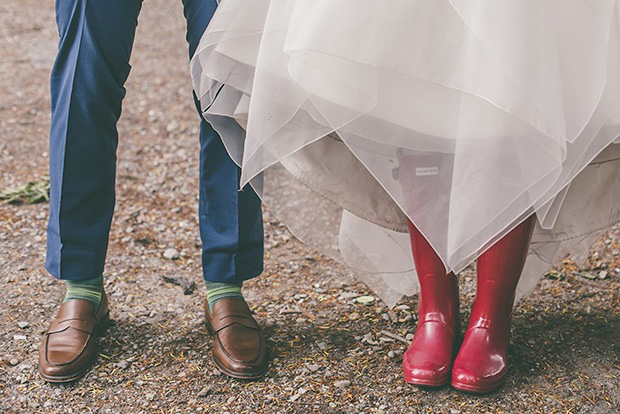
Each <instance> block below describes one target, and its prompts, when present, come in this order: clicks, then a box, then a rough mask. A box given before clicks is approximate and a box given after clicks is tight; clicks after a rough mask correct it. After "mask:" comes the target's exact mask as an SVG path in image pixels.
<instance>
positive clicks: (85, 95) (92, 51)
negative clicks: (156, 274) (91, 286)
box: [46, 0, 142, 280]
mask: <svg viewBox="0 0 620 414" xmlns="http://www.w3.org/2000/svg"><path fill="white" fill-rule="evenodd" d="M141 5H142V1H141V0H57V1H56V18H57V23H58V29H59V34H60V43H59V49H58V55H57V58H56V62H55V64H54V68H53V70H52V76H51V95H52V121H51V131H50V181H51V191H50V217H49V224H48V231H47V233H48V239H47V260H46V268H47V270H48V271H49V272H50V273H51V274H52V275H54V276H55V277H58V278H61V279H69V280H86V279H92V278H95V277H97V276H99V275H101V274H102V272H103V267H104V262H105V256H106V252H107V245H108V233H109V230H110V223H111V220H112V214H113V210H114V184H115V173H116V148H117V143H118V132H117V129H116V123H117V121H118V119H119V117H120V114H121V103H122V100H123V98H124V96H125V89H124V84H125V81H126V79H127V76H128V75H129V70H130V66H129V57H130V54H131V49H132V45H133V40H134V35H135V30H136V26H137V18H138V14H139V12H140V8H141Z"/></svg>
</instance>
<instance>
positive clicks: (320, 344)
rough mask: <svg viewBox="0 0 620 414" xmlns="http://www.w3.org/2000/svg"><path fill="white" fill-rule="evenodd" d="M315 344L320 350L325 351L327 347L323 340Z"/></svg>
mask: <svg viewBox="0 0 620 414" xmlns="http://www.w3.org/2000/svg"><path fill="white" fill-rule="evenodd" d="M316 346H318V347H319V349H320V350H321V351H325V350H326V349H327V344H326V343H325V342H317V344H316Z"/></svg>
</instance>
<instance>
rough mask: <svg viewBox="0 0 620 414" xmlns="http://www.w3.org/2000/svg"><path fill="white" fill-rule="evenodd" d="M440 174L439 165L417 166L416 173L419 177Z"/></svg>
mask: <svg viewBox="0 0 620 414" xmlns="http://www.w3.org/2000/svg"><path fill="white" fill-rule="evenodd" d="M437 174H439V168H437V167H427V168H416V169H415V175H417V176H418V177H424V176H427V175H437Z"/></svg>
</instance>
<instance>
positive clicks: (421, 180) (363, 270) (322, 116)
mask: <svg viewBox="0 0 620 414" xmlns="http://www.w3.org/2000/svg"><path fill="white" fill-rule="evenodd" d="M618 3H619V1H618V0H589V1H587V0H546V1H540V0H518V1H517V0H476V1H471V0H433V1H430V0H390V1H388V2H379V1H376V0H252V1H247V0H223V1H222V2H221V4H220V7H219V9H218V11H217V13H216V15H215V17H214V19H213V21H212V22H211V24H210V25H209V27H208V29H207V31H206V32H205V34H204V35H203V38H202V40H201V42H200V46H199V48H198V50H197V52H196V54H195V56H194V58H193V60H192V62H191V71H192V78H193V81H194V88H195V91H196V94H197V96H198V98H199V99H200V102H201V106H202V110H203V112H204V116H205V118H206V119H207V120H208V121H209V122H210V123H211V124H212V125H213V126H214V127H215V128H216V130H217V131H218V132H219V133H220V134H221V136H222V139H223V140H224V143H225V145H226V147H227V149H228V151H229V153H230V154H231V156H232V157H233V159H234V160H235V161H236V162H237V163H238V164H239V165H241V166H242V177H241V180H242V183H241V184H242V185H244V184H246V183H250V184H251V185H252V186H253V187H254V188H255V190H256V191H257V192H258V193H259V195H260V196H261V197H262V198H263V200H264V201H265V203H266V205H267V206H268V207H269V208H270V209H271V210H273V211H274V213H275V214H276V216H277V217H279V218H280V220H282V221H283V222H284V223H285V224H286V225H287V226H289V228H290V229H291V230H292V232H293V233H294V234H295V235H296V236H297V237H299V238H300V239H301V240H303V241H305V242H307V243H309V244H311V245H313V246H316V247H317V248H318V249H320V250H321V251H323V252H324V253H327V254H329V255H330V256H332V257H335V258H337V259H339V260H341V261H343V262H344V263H346V264H348V265H349V266H350V268H351V269H352V270H353V272H354V273H355V274H356V275H357V276H358V277H360V278H362V279H363V280H364V281H366V282H367V283H368V284H369V286H370V287H371V288H373V289H374V290H375V291H376V292H377V293H378V294H379V296H381V297H382V298H383V299H384V301H385V302H386V303H387V304H388V305H393V304H394V303H395V302H396V301H397V300H398V299H399V298H400V297H401V296H402V295H410V294H414V293H415V292H416V291H417V278H416V274H415V269H414V265H413V260H412V257H411V253H410V248H409V241H408V235H407V224H406V223H407V218H409V219H411V220H412V221H413V222H414V223H415V225H416V227H418V229H419V230H420V231H421V232H422V234H424V235H425V237H426V238H427V239H428V241H429V242H430V244H431V245H432V246H433V248H434V249H435V250H436V252H437V253H438V255H439V256H440V257H441V259H442V261H443V262H444V264H445V266H446V268H447V269H448V270H451V271H454V272H455V273H458V272H460V271H462V270H463V269H464V268H465V267H466V266H468V265H469V264H471V263H472V262H473V261H474V260H475V259H476V258H477V257H478V256H479V255H480V254H481V253H483V252H484V251H485V250H486V249H488V248H489V247H490V246H491V245H493V243H495V242H496V241H497V240H499V238H501V237H502V236H503V235H505V234H506V233H507V232H509V231H510V230H511V229H512V228H514V227H515V226H516V225H518V224H519V223H520V222H522V221H523V220H525V219H526V218H527V217H529V216H531V215H532V214H536V217H537V226H536V230H535V233H534V236H533V241H532V245H531V247H530V255H529V257H528V260H527V263H526V268H525V270H524V274H523V277H522V279H521V282H520V285H519V287H518V296H522V295H523V294H525V293H527V292H528V291H529V290H531V289H532V288H533V287H534V285H535V284H536V282H537V281H538V279H539V278H540V276H541V275H542V274H544V273H545V271H547V270H548V269H549V268H550V267H551V266H552V265H553V263H554V262H555V261H556V260H557V259H558V258H559V257H560V256H562V255H565V254H568V253H572V254H574V255H578V254H580V255H583V254H584V252H587V249H588V248H589V246H590V245H591V244H592V243H593V242H594V241H595V240H596V239H597V238H598V237H599V236H600V235H601V234H602V233H603V232H604V231H605V230H606V229H607V228H609V227H610V226H612V225H613V224H614V223H617V222H618V221H620V145H616V144H614V142H615V141H617V140H618V137H619V136H620V32H619V23H620V9H619V7H618Z"/></svg>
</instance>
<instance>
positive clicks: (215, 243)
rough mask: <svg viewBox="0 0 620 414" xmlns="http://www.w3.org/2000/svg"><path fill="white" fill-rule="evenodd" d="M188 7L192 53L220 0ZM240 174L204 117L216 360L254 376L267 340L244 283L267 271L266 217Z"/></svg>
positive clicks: (189, 2)
mask: <svg viewBox="0 0 620 414" xmlns="http://www.w3.org/2000/svg"><path fill="white" fill-rule="evenodd" d="M183 6H184V11H185V17H186V19H187V27H188V29H187V40H188V43H189V48H190V57H191V56H193V54H194V52H195V51H196V48H197V47H198V44H199V42H200V38H201V36H202V34H203V33H204V31H205V29H206V27H207V25H208V24H209V21H210V20H211V17H212V16H213V13H214V12H215V9H216V7H217V1H216V0H183ZM196 105H197V107H198V108H199V107H200V105H199V103H198V102H196ZM239 178H240V170H239V167H238V166H237V165H236V164H235V163H234V162H233V161H232V159H231V158H230V157H229V155H228V153H227V151H226V149H225V148H224V145H223V143H222V140H221V139H220V137H219V135H218V134H217V132H215V130H214V129H213V128H212V127H211V125H209V124H208V123H207V122H206V121H205V120H204V119H202V118H201V123H200V201H199V203H200V205H199V215H200V235H201V238H202V243H203V249H202V268H203V276H204V279H205V283H206V286H207V303H206V306H205V311H206V314H207V320H208V321H209V323H210V327H211V329H212V330H213V332H214V334H215V335H216V336H217V340H216V341H214V360H215V362H216V364H217V365H218V367H219V368H220V369H221V370H222V371H223V372H224V373H226V374H228V375H230V376H233V377H237V378H246V379H251V378H256V377H259V376H261V375H263V374H264V373H265V371H266V368H267V357H266V349H265V340H264V338H263V336H262V334H261V332H260V329H259V327H258V324H256V321H254V319H253V318H252V315H251V312H250V310H249V308H248V306H247V304H246V303H245V300H243V296H242V295H241V284H242V283H243V281H245V280H248V279H251V278H253V277H256V276H258V275H260V274H261V273H262V271H263V221H262V212H261V203H260V199H259V198H258V196H257V195H256V193H255V192H254V190H252V189H251V188H250V187H249V186H248V187H247V188H245V189H243V191H238V187H239ZM231 321H232V322H237V323H234V324H231V323H230V322H231ZM231 356H232V357H233V358H231Z"/></svg>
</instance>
